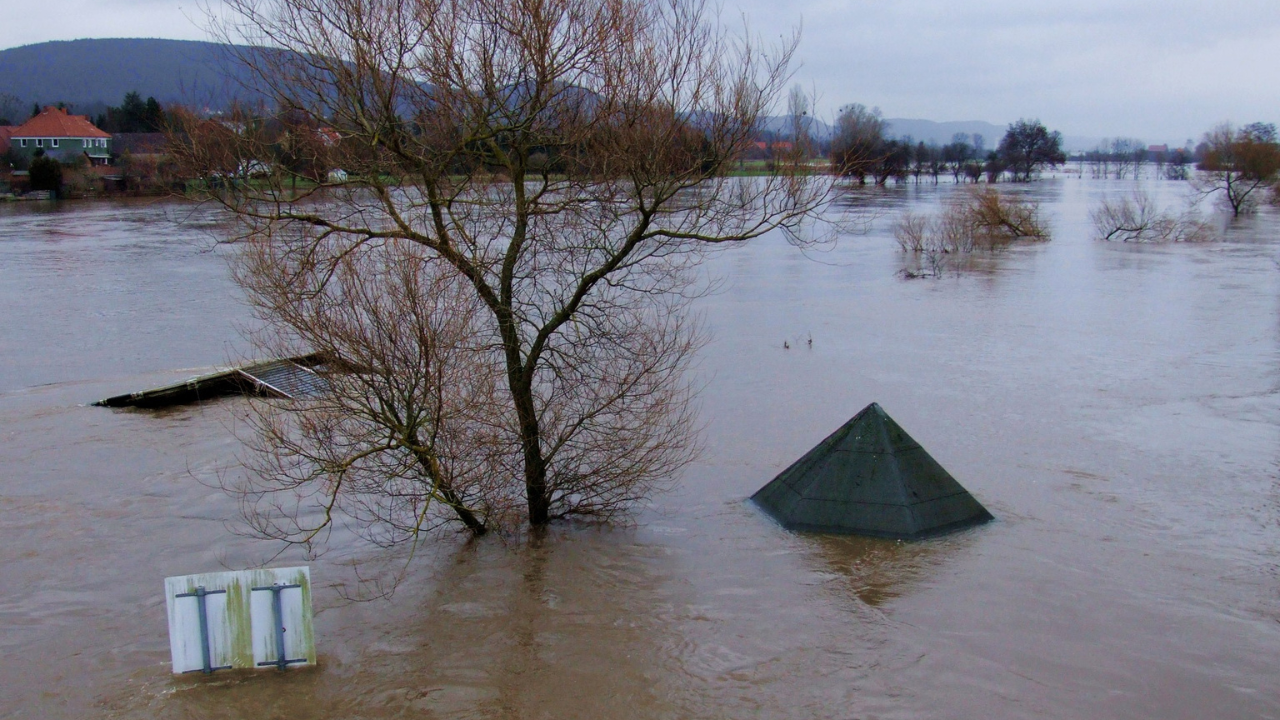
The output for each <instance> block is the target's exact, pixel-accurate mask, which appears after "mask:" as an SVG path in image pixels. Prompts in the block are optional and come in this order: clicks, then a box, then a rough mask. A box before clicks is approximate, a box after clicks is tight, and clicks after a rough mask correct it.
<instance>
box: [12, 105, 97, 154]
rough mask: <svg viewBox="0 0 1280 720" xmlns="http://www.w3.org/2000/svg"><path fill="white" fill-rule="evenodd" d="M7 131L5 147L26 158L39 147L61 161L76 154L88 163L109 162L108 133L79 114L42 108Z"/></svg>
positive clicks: (59, 109)
mask: <svg viewBox="0 0 1280 720" xmlns="http://www.w3.org/2000/svg"><path fill="white" fill-rule="evenodd" d="M9 130H10V132H9V133H8V134H9V146H10V147H11V148H12V149H13V151H14V152H15V153H16V154H18V155H19V156H23V157H26V158H27V159H28V160H30V159H31V158H33V157H35V155H36V151H37V150H43V151H44V154H45V155H47V156H49V157H51V158H54V159H56V160H58V161H59V162H63V163H70V162H72V161H74V160H75V159H76V158H78V157H85V158H87V159H88V161H89V163H90V164H92V165H106V164H107V163H109V162H110V161H111V135H110V134H109V133H106V132H103V131H102V130H99V129H98V128H97V127H94V125H93V123H91V122H89V120H88V118H86V117H84V116H83V115H71V114H69V113H67V111H66V110H64V109H61V108H56V107H46V108H45V109H44V110H42V111H40V114H38V115H36V116H35V117H33V118H31V119H30V120H28V121H26V122H24V123H22V124H21V125H19V126H17V127H15V128H10V129H9Z"/></svg>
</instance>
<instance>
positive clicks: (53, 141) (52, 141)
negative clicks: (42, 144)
mask: <svg viewBox="0 0 1280 720" xmlns="http://www.w3.org/2000/svg"><path fill="white" fill-rule="evenodd" d="M49 142H51V143H53V145H52V146H51V147H58V138H53V139H52V140H50V141H49Z"/></svg>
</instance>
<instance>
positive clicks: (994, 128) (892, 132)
mask: <svg viewBox="0 0 1280 720" xmlns="http://www.w3.org/2000/svg"><path fill="white" fill-rule="evenodd" d="M885 124H886V125H888V129H887V131H886V133H885V134H887V135H888V136H890V137H896V138H906V137H910V138H911V139H912V140H915V141H916V142H925V143H933V144H936V145H946V144H947V143H949V142H951V138H952V137H954V136H955V135H956V133H964V134H966V135H969V136H971V137H972V136H973V135H975V134H977V135H981V136H982V140H983V144H984V146H985V147H986V148H987V149H988V150H991V149H994V148H995V147H996V146H997V145H999V144H1000V138H1002V137H1004V133H1005V131H1006V130H1008V127H1007V126H1004V125H995V124H992V123H989V122H984V121H982V120H956V121H948V122H935V121H933V120H921V119H916V118H885ZM971 141H972V140H971Z"/></svg>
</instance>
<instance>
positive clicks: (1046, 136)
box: [992, 120, 1067, 182]
mask: <svg viewBox="0 0 1280 720" xmlns="http://www.w3.org/2000/svg"><path fill="white" fill-rule="evenodd" d="M996 152H997V154H998V162H999V163H1000V164H1001V166H1002V167H1003V168H1008V169H1009V170H1010V171H1011V172H1012V173H1013V181H1014V182H1026V181H1028V180H1030V179H1031V176H1032V175H1034V174H1035V173H1036V172H1038V171H1039V170H1040V168H1042V167H1044V166H1045V165H1050V166H1055V165H1061V164H1062V163H1064V162H1066V161H1067V156H1066V153H1064V152H1062V134H1061V133H1059V132H1058V131H1056V130H1055V131H1053V132H1049V130H1048V128H1046V127H1045V126H1044V125H1043V124H1042V123H1041V122H1040V121H1039V120H1019V121H1018V122H1016V123H1014V124H1012V125H1010V126H1009V130H1008V132H1006V133H1005V135H1004V138H1003V139H1001V140H1000V148H999V149H998V150H997V151H996ZM996 161H997V159H996V158H993V159H992V162H996Z"/></svg>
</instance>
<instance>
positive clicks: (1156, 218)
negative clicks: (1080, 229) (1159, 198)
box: [1089, 190, 1215, 242]
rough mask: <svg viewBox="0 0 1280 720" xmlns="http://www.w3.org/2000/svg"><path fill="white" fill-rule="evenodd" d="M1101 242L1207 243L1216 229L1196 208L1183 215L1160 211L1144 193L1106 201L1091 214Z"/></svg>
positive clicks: (1138, 191)
mask: <svg viewBox="0 0 1280 720" xmlns="http://www.w3.org/2000/svg"><path fill="white" fill-rule="evenodd" d="M1089 219H1090V220H1091V221H1092V222H1093V227H1094V230H1095V231H1096V232H1097V234H1098V239H1099V240H1118V241H1120V242H1206V241H1209V240H1213V239H1214V237H1215V233H1214V231H1213V226H1212V225H1211V224H1210V223H1209V222H1207V221H1205V220H1204V219H1203V218H1202V217H1201V216H1200V214H1199V213H1197V212H1196V211H1195V210H1194V209H1188V210H1186V211H1184V212H1182V213H1181V214H1179V215H1174V214H1173V213H1171V212H1168V211H1166V210H1162V209H1160V207H1159V206H1158V205H1156V202H1155V200H1153V199H1152V198H1151V196H1150V195H1148V194H1147V193H1145V192H1142V191H1141V190H1135V191H1134V192H1133V193H1132V194H1131V195H1129V196H1126V197H1122V198H1120V199H1118V200H1113V199H1111V198H1106V199H1104V200H1103V201H1102V203H1101V204H1100V205H1099V206H1098V207H1096V208H1094V209H1093V211H1092V212H1090V213H1089Z"/></svg>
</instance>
